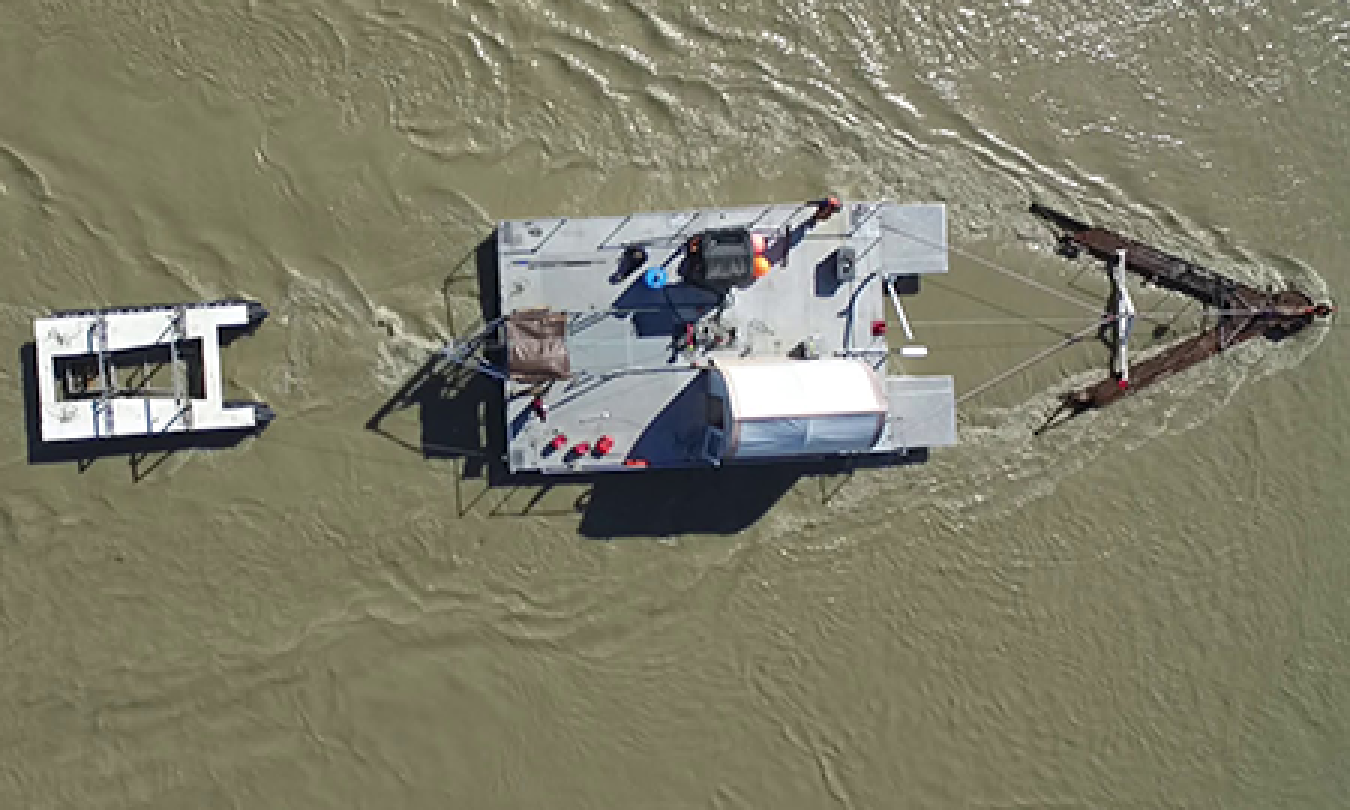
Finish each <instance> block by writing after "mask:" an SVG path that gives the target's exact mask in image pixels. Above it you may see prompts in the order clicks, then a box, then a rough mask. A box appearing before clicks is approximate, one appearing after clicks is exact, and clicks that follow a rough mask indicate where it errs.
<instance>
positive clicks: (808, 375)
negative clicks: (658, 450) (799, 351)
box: [715, 357, 886, 421]
mask: <svg viewBox="0 0 1350 810" xmlns="http://www.w3.org/2000/svg"><path fill="white" fill-rule="evenodd" d="M715 371H716V372H717V373H718V374H720V375H721V377H722V380H723V382H724V384H725V385H726V388H727V396H728V400H729V401H728V405H729V406H730V410H731V418H732V419H733V420H737V421H739V420H743V419H778V418H785V417H786V418H793V417H807V416H835V415H843V414H877V413H885V411H886V393H885V388H884V387H883V385H882V383H881V380H880V379H879V378H878V377H877V374H876V372H874V371H873V370H872V368H871V367H870V366H868V365H867V363H865V362H863V361H861V360H855V359H847V358H833V357H831V358H821V359H818V360H777V359H775V360H765V361H752V362H726V363H724V364H720V365H718V366H717V368H716V369H715Z"/></svg>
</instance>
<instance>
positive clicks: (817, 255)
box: [498, 202, 954, 472]
mask: <svg viewBox="0 0 1350 810" xmlns="http://www.w3.org/2000/svg"><path fill="white" fill-rule="evenodd" d="M813 212H814V209H813V208H811V207H810V206H803V205H801V204H796V203H789V204H782V205H763V206H752V207H745V208H728V209H704V210H695V211H677V212H661V213H652V214H635V215H632V216H628V217H591V218H586V219H557V218H554V219H537V220H519V221H512V222H503V223H500V225H499V230H498V234H499V255H500V260H499V262H500V263H499V273H500V279H499V295H500V303H501V311H502V313H503V314H509V313H511V312H513V311H516V310H521V309H530V308H535V307H548V308H550V309H552V310H554V311H563V312H568V313H571V314H573V316H574V320H573V327H572V330H571V332H570V334H569V337H568V351H569V355H570V357H571V364H572V369H573V372H574V375H575V377H574V379H572V380H568V381H564V382H559V383H556V384H554V385H553V386H552V388H551V389H550V390H549V391H548V393H547V394H546V396H545V406H546V412H547V418H546V420H543V421H541V420H540V419H539V418H538V416H537V415H535V414H534V412H533V410H532V408H531V405H530V397H529V396H526V395H523V391H524V390H525V387H524V386H520V385H518V384H516V383H508V384H507V391H506V394H507V405H506V409H507V413H506V420H507V425H506V432H507V452H508V463H509V466H510V468H511V469H512V470H513V471H542V472H588V471H597V470H602V469H616V468H621V467H620V465H621V462H622V461H623V460H624V459H626V458H638V459H642V460H644V461H646V462H648V464H650V466H651V467H686V466H702V465H704V464H706V462H705V461H702V460H700V458H699V457H698V453H697V448H698V443H699V441H700V440H701V438H702V435H703V429H704V426H705V425H706V419H707V413H706V410H707V409H706V401H705V397H704V386H705V385H706V382H705V381H704V380H703V377H702V375H701V373H700V372H699V371H697V370H695V369H691V368H690V358H689V357H687V356H685V355H683V354H678V355H677V354H676V353H675V352H674V351H673V346H674V338H675V336H676V332H677V331H680V322H681V317H682V316H689V315H692V314H694V313H695V312H696V311H697V310H698V308H699V307H703V308H705V309H706V308H707V307H710V306H711V305H713V304H714V303H715V298H714V297H713V296H712V295H711V294H710V293H707V292H705V291H703V290H699V289H696V288H690V287H686V286H682V285H680V284H679V279H678V275H677V273H676V270H675V268H676V267H677V266H678V260H679V257H680V255H681V251H682V248H683V244H684V241H685V239H686V238H687V237H688V236H690V235H693V234H695V233H698V232H700V231H702V230H705V229H707V228H712V227H731V226H738V225H743V226H749V227H750V228H751V229H752V230H753V231H755V232H758V233H763V234H765V235H766V237H767V238H768V240H769V246H768V249H767V255H769V256H770V257H771V258H772V259H774V267H773V269H772V271H771V272H770V273H769V275H768V276H767V277H765V278H762V279H760V280H759V281H757V282H756V283H755V284H754V285H753V286H751V287H750V288H748V289H745V290H737V291H735V293H734V300H733V302H732V304H731V306H730V307H729V308H728V309H727V310H726V312H725V313H724V315H723V323H725V324H727V325H730V326H734V327H735V328H736V329H737V337H738V345H737V346H736V348H735V349H734V350H733V351H731V352H729V354H731V355H733V356H740V355H741V354H742V352H745V351H748V352H749V354H750V356H759V357H783V356H785V355H786V354H787V353H788V352H789V351H790V350H791V349H792V348H793V347H794V346H796V345H797V344H798V343H800V342H801V341H803V340H804V339H807V338H809V337H814V339H815V344H816V346H817V348H818V350H819V351H820V353H821V354H822V355H829V354H831V353H833V352H835V351H837V350H842V349H843V348H844V347H845V344H846V343H849V344H850V345H851V346H852V348H855V349H856V348H862V347H872V348H876V347H885V346H886V345H887V344H886V339H885V338H884V337H875V338H874V337H873V336H872V334H871V325H872V322H873V321H878V320H884V319H885V308H884V307H885V304H884V294H883V291H882V285H881V283H880V281H879V279H878V278H876V277H875V276H876V274H877V273H880V272H907V273H942V272H946V270H947V265H946V209H945V207H944V206H943V205H941V204H918V205H897V204H894V203H879V202H871V203H848V204H846V205H845V206H844V211H841V212H840V213H839V214H836V215H835V216H834V217H831V218H830V219H828V220H826V221H825V222H823V223H819V224H817V225H816V226H815V227H813V228H811V229H809V230H808V231H806V233H805V236H804V238H801V239H800V240H799V241H797V243H796V244H795V245H792V246H790V247H787V249H786V261H785V262H784V261H783V254H784V248H785V247H786V246H787V239H786V238H785V234H786V232H787V231H788V230H790V229H791V228H793V227H796V226H797V225H799V224H800V223H802V222H804V221H806V220H809V219H810V218H811V216H812V214H813ZM888 223H890V224H896V223H899V225H900V227H901V228H902V229H903V230H904V231H905V233H894V232H893V231H895V230H897V228H892V229H890V230H888V229H887V228H885V227H883V226H885V225H886V224H888ZM632 244H642V245H644V246H645V247H646V248H647V251H648V256H649V258H648V263H647V265H646V267H650V266H651V265H652V264H663V263H666V262H668V261H669V264H668V265H667V266H668V267H669V275H670V277H671V285H670V286H668V287H666V288H665V289H664V290H652V289H649V288H648V287H647V286H646V284H645V283H644V281H643V270H645V269H646V267H644V268H642V269H639V270H638V271H637V272H635V273H633V274H632V275H631V276H630V277H629V278H627V279H624V280H622V281H619V280H617V279H616V278H615V275H616V271H617V270H618V268H619V263H620V260H621V258H622V254H623V249H624V247H626V246H628V245H632ZM845 245H847V246H850V247H852V248H853V249H854V250H855V251H856V253H857V255H858V261H857V270H856V275H855V280H854V281H852V282H849V283H846V284H843V285H836V284H834V283H833V281H832V279H833V271H832V261H831V259H832V255H833V254H834V252H835V250H837V249H838V248H839V247H841V246H845ZM892 254H893V255H892ZM888 257H889V258H890V262H889V263H887V260H888ZM938 259H940V261H938ZM896 262H899V265H898V266H899V267H902V268H904V269H903V270H897V265H896ZM850 302H852V310H851V313H852V317H851V318H850V317H849V312H850ZM850 328H851V330H852V334H851V337H847V336H846V334H847V333H848V331H849V330H850ZM720 353H722V352H713V353H711V354H709V355H700V356H699V357H698V358H696V359H697V361H698V362H699V363H701V364H704V365H706V364H707V363H709V362H715V360H716V356H717V355H718V354H720ZM635 366H636V367H641V368H644V369H652V370H649V371H646V372H634V371H628V372H624V373H618V372H619V371H620V370H621V369H625V368H630V369H631V368H632V367H635ZM654 369H660V370H654ZM952 418H953V419H954V415H953V417H952ZM559 433H561V434H563V435H565V436H566V437H567V440H568V441H567V444H568V446H569V447H570V446H572V445H574V444H576V443H577V442H582V441H584V442H588V443H590V444H591V445H592V446H594V444H595V442H596V440H597V439H599V438H600V437H601V436H609V437H610V438H612V439H613V440H614V443H615V444H614V449H613V451H612V452H611V453H610V454H609V455H608V456H607V457H606V458H603V459H597V458H593V457H589V456H588V457H585V458H582V459H580V460H576V461H574V462H571V463H569V462H567V461H565V460H564V458H565V454H564V453H562V452H554V453H548V452H546V448H547V445H548V443H549V441H550V440H551V439H552V437H553V436H555V435H557V434H559ZM910 446H914V447H917V446H919V445H910ZM885 449H887V448H878V450H879V451H882V450H885Z"/></svg>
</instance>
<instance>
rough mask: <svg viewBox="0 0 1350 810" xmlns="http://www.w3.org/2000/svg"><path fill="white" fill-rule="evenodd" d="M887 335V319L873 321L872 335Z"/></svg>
mask: <svg viewBox="0 0 1350 810" xmlns="http://www.w3.org/2000/svg"><path fill="white" fill-rule="evenodd" d="M885 335H886V322H885V321H872V337H884V336H885Z"/></svg>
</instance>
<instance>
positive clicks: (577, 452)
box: [572, 442, 591, 458]
mask: <svg viewBox="0 0 1350 810" xmlns="http://www.w3.org/2000/svg"><path fill="white" fill-rule="evenodd" d="M589 452H591V443H590V442H577V443H576V444H574V445H572V455H574V456H576V457H577V458H581V457H582V456H584V455H586V454H587V453H589Z"/></svg>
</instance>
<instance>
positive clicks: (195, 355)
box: [34, 301, 272, 442]
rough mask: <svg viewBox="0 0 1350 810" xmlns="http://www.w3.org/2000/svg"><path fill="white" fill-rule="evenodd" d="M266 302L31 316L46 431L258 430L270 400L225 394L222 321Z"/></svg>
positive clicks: (71, 436) (243, 316)
mask: <svg viewBox="0 0 1350 810" xmlns="http://www.w3.org/2000/svg"><path fill="white" fill-rule="evenodd" d="M266 314H267V313H266V311H265V310H264V309H263V308H262V306H261V305H259V304H256V303H253V302H248V301H220V302H210V303H203V304H188V305H179V306H152V307H136V308H127V309H105V310H89V311H78V312H63V313H57V314H55V315H53V316H52V317H48V318H40V319H38V320H37V321H35V322H34V337H35V343H36V350H37V351H36V355H37V369H36V371H37V383H38V403H39V413H40V419H41V436H42V440H43V441H47V442H56V441H79V440H90V439H111V438H122V437H132V436H151V435H158V434H166V433H187V432H200V431H215V430H254V429H257V428H259V427H262V426H263V425H265V424H266V423H267V422H268V421H269V420H270V419H271V418H272V414H271V411H270V410H268V408H267V406H266V405H263V404H262V403H256V402H231V401H227V400H225V399H224V395H223V379H222V372H221V364H220V349H221V336H222V330H226V331H229V330H239V331H243V330H247V329H250V328H252V327H255V326H256V325H257V324H258V323H260V322H261V321H262V320H263V318H265V317H266Z"/></svg>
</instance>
